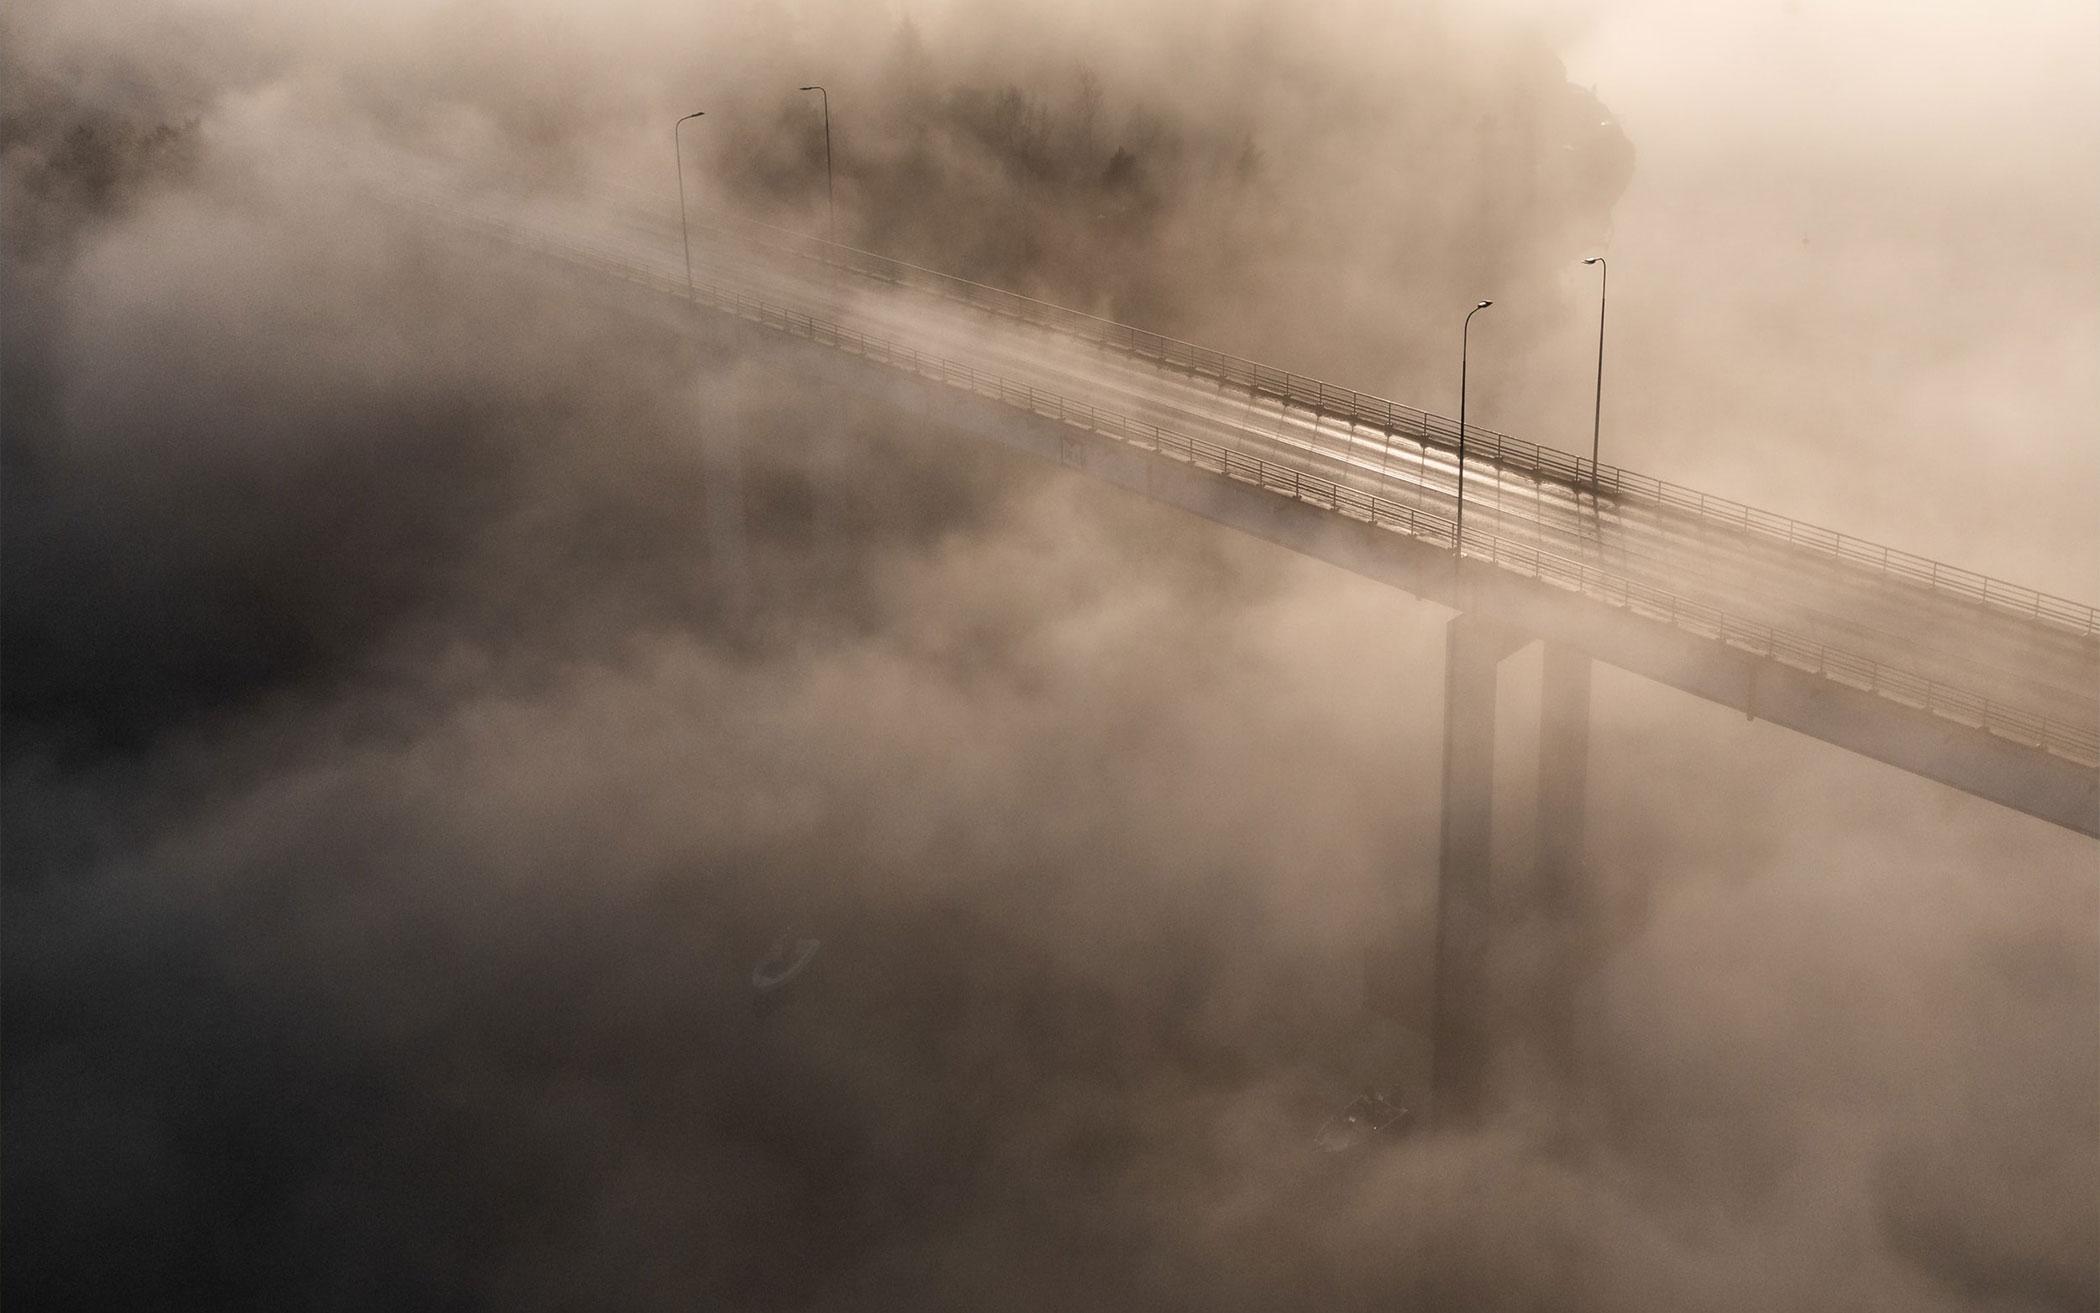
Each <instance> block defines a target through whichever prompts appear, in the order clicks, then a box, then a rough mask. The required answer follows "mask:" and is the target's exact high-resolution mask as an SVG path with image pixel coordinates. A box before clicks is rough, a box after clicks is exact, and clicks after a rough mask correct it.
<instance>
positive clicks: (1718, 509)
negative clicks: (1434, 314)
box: [711, 216, 2100, 636]
mask: <svg viewBox="0 0 2100 1313" xmlns="http://www.w3.org/2000/svg"><path fill="white" fill-rule="evenodd" d="M711 229H712V231H714V232H716V233H719V234H722V235H725V236H728V237H731V238H733V239H735V240H737V241H738V242H741V243H744V244H747V245H754V246H759V247H762V248H766V249H771V250H775V251H778V252H780V253H783V254H787V255H792V256H796V257H799V258H803V259H807V260H813V261H817V262H820V263H823V264H826V265H830V266H832V267H835V268H840V269H843V270H846V271H847V272H849V273H851V274H853V275H855V276H856V277H861V278H866V279H870V280H873V281H877V282H882V283H887V284H890V285H892V286H900V287H908V288H911V289H913V290H916V291H921V292H926V293H931V294H933V295H936V296H939V297H942V298H944V299H947V300H950V301H956V302H960V303H962V304H966V305H969V306H972V307H974V308H977V309H980V310H987V311H991V312H993V313H996V314H1000V315H1004V316H1007V317H1009V318H1013V319H1017V320H1021V321H1024V322H1026V323H1029V324H1033V325H1035V326H1037V327H1040V328H1046V329H1050V330H1052V331H1054V332H1058V333H1063V334H1066V335H1068V336H1072V337H1076V338H1079V339H1081V340H1084V341H1087V342H1091V343H1093V344H1095V345H1098V346H1102V347H1107V348H1111V349H1114V350H1118V351H1122V352H1125V353H1127V354H1130V355H1134V356H1138V357H1141V358H1144V359H1147V360H1152V361H1156V362H1158V363H1159V364H1162V365H1165V366H1168V367H1171V368H1175V369H1179V370H1182V371H1184V372H1187V373H1191V374H1200V375H1203V376H1205V377H1209V378H1215V379H1217V380H1218V381H1220V382H1221V383H1226V384H1230V385H1232V386H1235V387H1238V388H1241V389H1243V390H1245V391H1248V392H1251V393H1256V394H1260V395H1263V396H1269V397H1274V398H1276V399H1277V400H1279V401H1281V402H1282V403H1284V404H1285V405H1291V406H1297V407H1300V408H1301V409H1304V410H1307V411H1311V412H1313V413H1316V414H1321V415H1328V416H1332V417H1334V418H1337V419H1342V420H1346V421H1347V422H1349V423H1351V424H1360V425H1363V426H1365V427H1369V428H1375V429H1378V430H1381V431H1382V432H1385V433H1388V434H1391V435H1394V436H1397V437H1403V438H1409V439H1413V440H1415V441H1417V442H1420V443H1423V444H1426V445H1429V446H1435V447H1442V448H1444V449H1447V450H1455V449H1456V448H1457V445H1458V423H1457V421H1455V420H1452V419H1449V418H1447V417H1445V416H1442V415H1434V414H1431V413H1429V412H1427V411H1422V410H1417V409H1415V408H1414V407H1412V406H1404V405H1401V404H1399V403H1398V402H1394V401H1391V400H1388V399H1387V398H1384V397H1379V396H1374V395H1372V394H1370V393H1367V392H1359V391H1357V390H1356V389H1354V388H1345V387H1342V386H1340V385H1338V384H1334V383H1327V382H1323V381H1321V380H1319V379H1316V378H1310V377H1307V376H1306V375H1303V374H1297V373H1293V372H1291V371H1290V370H1285V369H1278V368H1276V367H1275V366H1273V365H1264V364H1261V363H1260V362H1258V361H1253V360H1248V359H1246V358H1245V357H1242V356H1235V355H1232V354H1230V353H1229V352H1223V351H1214V350H1212V349H1210V348H1209V347H1203V346H1198V345H1196V344H1195V343H1193V342H1185V341H1182V340H1181V339H1179V338H1172V337H1168V336H1166V335H1164V334H1161V333H1154V332H1151V331H1149V330H1146V329H1142V328H1134V327H1132V326H1130V325H1128V324H1122V323H1118V322H1116V321H1115V320H1112V319H1107V318H1104V317H1102V316H1100V315H1093V314H1088V313H1086V312H1085V311H1080V310H1072V309H1068V308H1066V307H1063V306H1059V305H1054V304H1052V303H1050V302H1047V301H1041V300H1038V299H1036V298H1034V297H1029V296H1024V295H1022V294H1020V293H1018V292H1010V291H1007V290H1005V289H1004V288H998V287H992V286H989V285H987V284H984V283H977V282H972V281H970V280H969V279H967V278H958V277H956V276H955V275H953V274H944V273H941V272H940V271H938V270H934V269H926V268H923V267H921V266H918V265H914V264H909V263H906V262H904V261H902V260H893V259H890V258H889V257H887V256H882V255H876V254H874V253H873V252H870V251H862V250H857V249H855V248H853V247H848V246H840V245H836V244H834V243H830V242H826V241H823V240H822V239H819V238H814V237H807V236H804V235H802V234H799V233H791V232H787V231H785V230H782V229H778V228H773V227H771V226H769V225H764V224H759V223H756V222H754V221H751V220H745V219H738V218H733V217H726V216H715V222H714V223H713V225H711ZM1466 447H1467V450H1468V454H1474V453H1477V454H1478V455H1479V456H1480V457H1481V458H1483V459H1485V460H1489V461H1493V462H1495V463H1496V464H1499V465H1503V466H1506V467H1508V468H1510V469H1514V470H1521V471H1523V472H1525V473H1528V474H1532V475H1535V476H1537V477H1539V478H1542V479H1546V480H1549V481H1552V482H1556V483H1560V484H1563V485H1566V486H1568V487H1570V488H1575V489H1586V490H1590V491H1593V492H1596V493H1598V494H1609V495H1611V496H1614V497H1618V498H1621V499H1634V500H1639V501H1645V502H1648V503H1651V504H1653V505H1655V506H1659V507H1664V508H1667V509H1669V510H1673V511H1676V512H1679V513H1681V514H1684V515H1686V516H1688V517H1691V518H1693V519H1696V520H1698V521H1700V522H1701V523H1706V524H1712V525H1716V526H1720V527H1725V528H1727V529H1731V530H1735V531H1738V532H1744V533H1750V534H1755V535H1757V536H1758V537H1760V538H1764V539H1766V540H1769V541H1771V542H1773V543H1775V544H1784V545H1786V546H1787V547H1789V548H1793V549H1796V550H1800V551H1804V552H1810V553H1814V554H1816V555H1819V556H1822V557H1824V558H1826V559H1829V560H1833V561H1839V562H1843V563H1844V564H1846V565H1849V566H1853V567H1856V568H1859V569H1861V570H1864V571H1867V572H1870V573H1873V574H1877V575H1880V576H1882V577H1884V578H1887V579H1891V580H1894V581H1898V582H1902V583H1907V584H1911V585H1915V586H1917V587H1921V588H1925V589H1929V590H1931V591H1933V592H1936V593H1942V594H1946V595H1949V596H1952V597H1956V598H1960V599H1962V600H1964V601H1968V602H1973V603H1977V604H1980V605H1983V606H1987V607H1989V608H1991V609H1993V610H1997V611H2002V612H2006V613H2008V614H2012V615H2019V616H2024V617H2027V618H2030V619H2034V620H2038V621H2041V622H2043V623H2044V624H2047V625H2050V626H2052V627H2054V628H2059V629H2064V630H2068V631H2070V632H2071V633H2074V634H2081V635H2087V636H2093V635H2100V608H2096V607H2094V606H2091V605H2089V604H2087V603H2084V602H2077V601H2073V600H2071V599H2070V598H2065V597H2057V596H2054V595H2052V594H2049V593H2044V592H2041V591H2040V590H2038V589H2033V588H2028V587H2025V586H2023V585H2020V584H2014V583H2008V582H2006V581H2005V580H2003V579H1997V578H1993V577H1991V576H1989V575H1985V574H1980V573H1978V572H1976V571H1974V570H1965V569H1962V568H1961V567H1959V566H1954V565H1949V564H1947V563H1945V562H1943V561H1935V560H1933V559H1931V558H1930V557H1925V556H1919V555H1917V554H1915V553H1913V552H1906V551H1902V550H1899V549H1897V548H1893V547H1888V546H1884V545H1882V544H1880V543H1874V542H1869V541H1867V540H1865V539H1863V538H1856V537H1854V536H1852V535H1851V534H1847V533H1841V532H1839V531H1837V530H1835V529H1826V528H1822V527H1820V526H1818V525H1813V524H1809V523H1806V522H1804V521H1801V520H1797V519H1794V518H1793V517H1791V516H1786V515H1778V514H1774V513H1773V512H1770V511H1761V510H1758V509H1757V508H1756V507H1753V506H1749V505H1746V504H1744V503H1742V502H1738V501H1733V500H1731V499H1729V498H1726V497H1716V496H1713V495H1712V494H1710V493H1704V492H1700V491H1699V490H1698V489H1696V488H1687V487H1685V486H1683V485H1682V484H1676V483H1671V482H1669V481H1668V480H1666V479H1656V478H1651V477H1649V476H1647V475H1644V474H1637V473H1635V472H1633V471H1631V470H1626V469H1621V468H1619V467H1617V466H1614V465H1603V464H1597V463H1594V462H1592V461H1590V460H1589V459H1588V458H1586V457H1583V456H1576V455H1572V454H1570V453H1568V452H1564V451H1559V450H1557V449H1555V448H1552V447H1544V446H1540V445H1539V444H1537V443H1534V442H1527V441H1525V440H1523V439H1522V438H1515V437H1511V436H1509V435H1508V434H1505V433H1498V432H1495V431H1494V430H1492V429H1484V428H1481V427H1479V426H1478V425H1471V424H1469V425H1467V426H1466Z"/></svg>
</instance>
